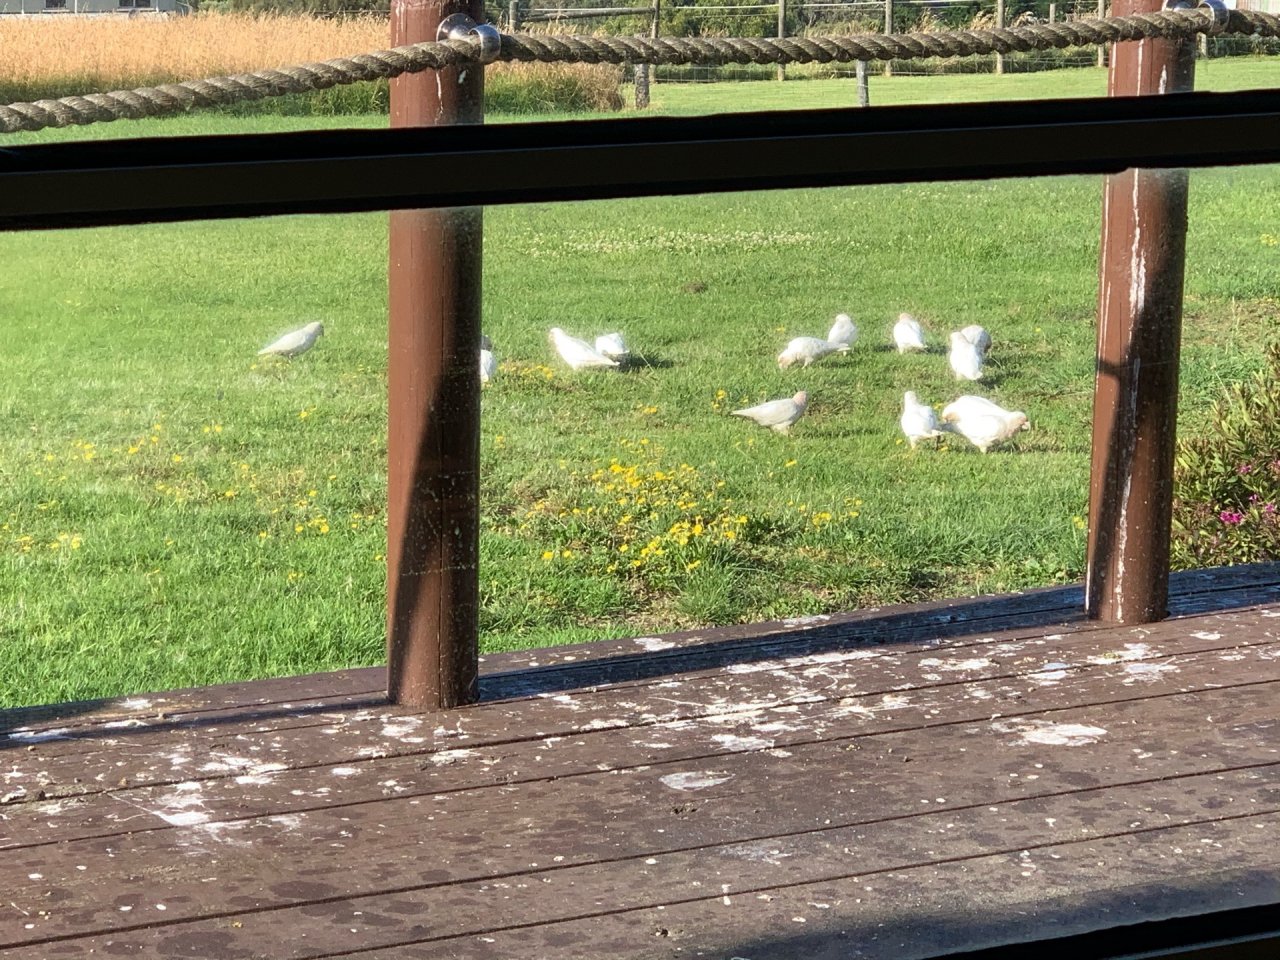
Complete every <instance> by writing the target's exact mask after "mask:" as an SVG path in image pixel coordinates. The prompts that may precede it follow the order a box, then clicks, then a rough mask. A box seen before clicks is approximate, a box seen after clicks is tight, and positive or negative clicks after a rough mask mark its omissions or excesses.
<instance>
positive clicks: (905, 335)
mask: <svg viewBox="0 0 1280 960" xmlns="http://www.w3.org/2000/svg"><path fill="white" fill-rule="evenodd" d="M893 343H894V345H895V346H896V347H897V348H898V352H899V353H906V352H907V351H908V350H923V349H925V346H924V328H923V327H921V326H920V321H919V320H917V319H916V318H915V317H913V316H912V315H911V314H909V313H900V314H898V322H897V323H895V324H894V325H893Z"/></svg>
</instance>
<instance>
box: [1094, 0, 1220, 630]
mask: <svg viewBox="0 0 1280 960" xmlns="http://www.w3.org/2000/svg"><path fill="white" fill-rule="evenodd" d="M1159 8H1160V3H1159V0H1116V3H1115V5H1114V8H1113V12H1114V13H1115V14H1116V15H1117V16H1125V15H1128V14H1131V13H1148V12H1151V11H1154V10H1158V9H1159ZM1194 76H1195V43H1194V41H1181V40H1143V41H1140V42H1138V43H1117V44H1115V45H1114V46H1113V48H1112V51H1111V74H1110V80H1109V83H1108V93H1109V94H1110V95H1111V96H1135V95H1146V94H1162V93H1179V92H1185V91H1188V90H1191V89H1192V86H1193V84H1194ZM1102 216H1103V222H1102V252H1101V267H1100V279H1099V284H1098V365H1097V378H1096V382H1095V387H1094V408H1093V458H1092V467H1091V475H1090V476H1091V480H1090V489H1089V558H1088V571H1087V574H1086V586H1085V606H1086V608H1087V611H1088V615H1089V616H1090V617H1091V618H1093V619H1098V620H1108V621H1112V622H1116V623H1148V622H1150V621H1152V620H1159V619H1161V618H1163V617H1164V616H1165V615H1166V613H1167V610H1166V604H1167V600H1168V592H1169V523H1170V517H1171V516H1172V507H1173V446H1174V428H1175V424H1176V420H1177V403H1178V353H1179V340H1180V336H1181V327H1182V278H1183V262H1184V259H1185V255H1186V235H1187V172H1186V171H1185V170H1126V171H1125V172H1124V173H1118V174H1114V175H1112V176H1109V177H1107V179H1106V187H1105V191H1104V196H1103V215H1102Z"/></svg>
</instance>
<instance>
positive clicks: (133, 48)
mask: <svg viewBox="0 0 1280 960" xmlns="http://www.w3.org/2000/svg"><path fill="white" fill-rule="evenodd" d="M387 46H390V42H389V28H388V26H387V21H386V20H385V19H383V18H374V17H366V18H354V19H346V20H321V19H316V18H312V17H298V16H282V15H279V14H260V15H253V14H231V13H225V14H224V13H210V14H196V15H194V16H189V17H93V18H84V17H74V18H73V17H0V78H3V80H4V81H6V82H8V83H14V84H27V85H30V84H35V83H39V82H40V81H42V80H45V79H50V78H63V77H78V78H82V79H85V80H90V81H91V82H94V83H98V84H103V85H108V86H133V85H136V84H137V83H138V82H145V81H149V80H151V79H152V78H155V77H164V78H166V79H191V78H195V77H208V76H216V75H218V74H224V73H242V72H246V71H250V70H260V69H262V68H264V67H278V66H283V65H285V64H290V63H301V62H305V61H308V60H326V59H329V58H331V57H337V56H343V55H346V54H352V53H362V52H364V51H367V50H378V49H382V48H384V47H387Z"/></svg>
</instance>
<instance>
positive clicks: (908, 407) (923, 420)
mask: <svg viewBox="0 0 1280 960" xmlns="http://www.w3.org/2000/svg"><path fill="white" fill-rule="evenodd" d="M898 422H899V423H900V424H901V425H902V432H903V433H904V434H905V435H906V437H907V441H908V442H909V443H910V444H911V449H913V450H914V449H915V446H916V444H917V443H918V442H920V441H921V440H929V439H932V438H933V437H940V436H942V433H943V431H942V428H941V427H939V426H938V417H937V415H936V414H935V413H934V412H933V407H931V406H929V405H928V404H927V403H921V402H920V401H919V400H918V399H917V398H916V395H915V392H914V391H911V390H908V391H907V392H906V393H904V394H903V395H902V418H901V419H900V420H899V421H898Z"/></svg>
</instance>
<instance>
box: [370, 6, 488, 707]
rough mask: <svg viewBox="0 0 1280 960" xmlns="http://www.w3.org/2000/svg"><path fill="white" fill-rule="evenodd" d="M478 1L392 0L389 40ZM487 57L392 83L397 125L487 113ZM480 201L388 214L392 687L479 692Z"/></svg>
mask: <svg viewBox="0 0 1280 960" xmlns="http://www.w3.org/2000/svg"><path fill="white" fill-rule="evenodd" d="M483 12H484V11H483V4H482V3H481V2H480V0H471V2H467V0H394V2H393V3H392V5H391V44H392V46H400V45H402V44H411V43H419V42H422V41H427V40H435V39H437V37H436V29H437V26H438V25H439V23H440V21H441V20H442V19H443V18H444V17H446V16H448V15H449V14H453V13H466V14H469V15H470V16H471V17H472V18H474V19H476V20H479V19H480V18H481V17H482V16H483ZM483 97H484V78H483V70H482V68H480V67H479V66H469V67H463V68H450V69H447V70H441V71H439V72H434V71H430V70H427V71H423V72H421V73H408V74H404V75H402V76H400V77H397V78H395V79H394V80H392V81H391V125H392V126H393V127H409V126H436V125H443V124H453V123H480V122H482V120H483V118H484V110H483ZM481 242H482V237H481V211H480V210H479V209H478V208H477V209H463V210H406V211H397V212H394V213H392V214H391V237H390V250H391V256H390V273H389V277H388V299H389V306H390V328H389V332H388V362H387V380H388V390H389V397H390V403H389V410H388V431H387V432H388V436H387V499H388V503H387V684H388V689H387V694H388V697H389V698H390V699H391V700H392V702H394V703H402V704H408V705H411V706H416V707H423V708H426V709H439V708H442V707H451V706H455V705H457V704H461V703H467V702H469V701H472V700H475V698H476V674H477V659H478V651H477V631H478V617H477V614H478V610H479V579H478V557H479V551H478V541H479V535H480V525H479V465H480V373H479V364H478V361H477V357H478V356H479V343H480V289H481V287H480V253H481Z"/></svg>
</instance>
